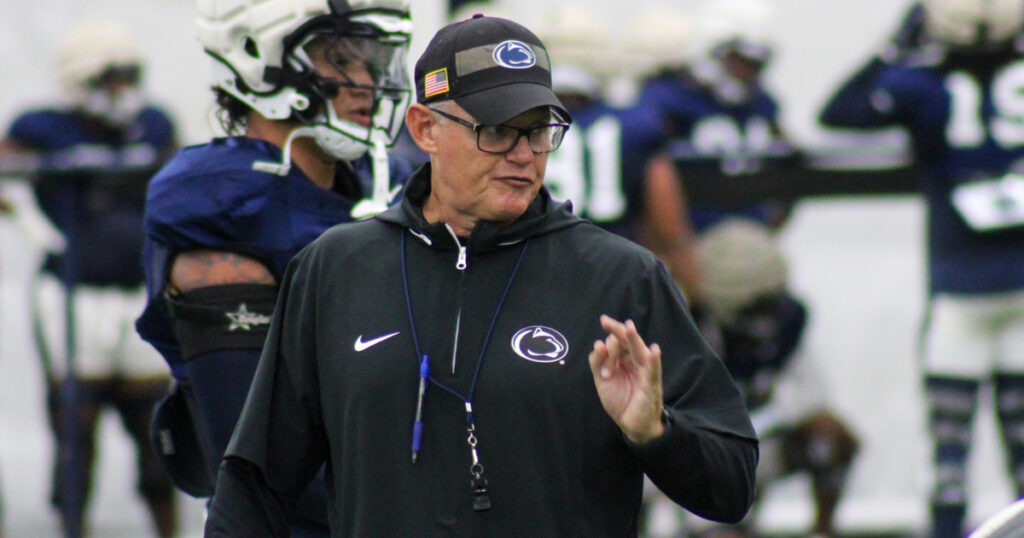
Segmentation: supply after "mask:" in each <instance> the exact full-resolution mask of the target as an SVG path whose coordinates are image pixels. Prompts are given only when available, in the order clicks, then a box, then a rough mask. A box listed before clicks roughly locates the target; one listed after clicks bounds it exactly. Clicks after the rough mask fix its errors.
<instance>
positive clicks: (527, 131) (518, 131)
mask: <svg viewBox="0 0 1024 538" xmlns="http://www.w3.org/2000/svg"><path fill="white" fill-rule="evenodd" d="M427 110H430V111H431V112H436V113H438V114H440V115H441V116H442V117H445V118H448V119H450V120H452V121H454V122H456V123H458V124H460V125H463V126H465V127H469V128H470V129H472V130H473V132H474V133H476V149H478V150H480V151H482V152H484V153H490V154H491V155H504V154H506V153H508V152H510V151H512V150H513V149H515V147H516V145H517V144H519V139H520V138H522V137H524V136H525V137H526V143H527V144H530V133H532V132H534V131H536V130H538V129H547V128H550V127H561V128H562V135H561V136H559V137H558V143H557V144H555V145H554V147H552V148H551V149H549V150H548V151H537V150H535V149H533V145H530V151H532V152H533V154H534V155H545V154H548V153H551V152H552V151H555V150H556V149H558V148H559V147H560V146H561V145H562V140H563V139H565V132H566V131H568V130H569V124H568V123H562V122H554V123H548V124H545V125H537V126H534V127H527V128H523V129H520V128H519V127H512V126H511V125H507V124H504V123H503V124H501V125H480V124H479V123H473V122H471V121H469V120H466V119H463V118H460V117H458V116H456V115H454V114H449V113H447V112H445V111H443V110H439V109H436V108H431V107H427ZM485 127H506V128H508V129H512V130H514V131H516V138H515V140H513V141H512V144H510V145H509V147H508V149H506V150H505V151H491V150H487V149H484V148H483V147H481V146H480V131H482V130H483V129H484V128H485Z"/></svg>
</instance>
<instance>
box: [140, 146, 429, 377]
mask: <svg viewBox="0 0 1024 538" xmlns="http://www.w3.org/2000/svg"><path fill="white" fill-rule="evenodd" d="M281 157H282V156H281V150H280V148H278V147H277V146H274V145H273V144H270V143H268V142H265V141H262V140H255V139H251V138H242V137H234V138H218V139H215V140H213V141H211V142H209V143H207V144H203V145H197V146H190V147H187V148H184V149H182V150H181V151H180V152H179V153H178V155H177V156H175V158H174V159H173V160H171V161H170V162H169V163H167V165H166V166H165V167H164V168H163V169H162V170H161V171H160V173H158V174H157V175H156V176H155V177H154V178H153V181H152V182H151V184H150V187H149V192H148V194H147V205H146V219H145V233H146V240H145V251H144V262H145V269H146V282H147V289H148V294H149V304H148V305H147V307H146V310H145V312H144V313H143V315H142V317H141V318H140V319H139V321H138V323H137V328H138V330H139V332H140V334H142V337H143V338H144V339H145V340H147V341H148V342H150V343H151V344H153V346H155V347H156V348H157V349H158V350H159V351H160V352H161V354H163V356H164V358H165V359H166V360H167V362H168V364H169V365H170V366H171V370H172V372H173V373H174V374H175V376H176V377H181V376H182V375H183V371H182V363H181V349H180V347H179V346H178V344H177V343H176V342H175V338H174V335H173V332H172V331H171V324H170V320H169V319H168V318H167V314H166V313H165V309H164V307H163V300H162V294H163V291H164V288H165V286H166V284H167V278H168V274H169V270H170V264H171V263H172V262H173V260H174V257H175V256H176V255H177V254H178V253H180V252H183V251H187V250H194V249H213V250H218V251H228V252H234V253H236V254H241V255H245V256H248V257H251V258H254V259H256V260H259V261H260V262H262V263H263V264H264V265H265V266H266V267H267V268H268V270H269V271H270V273H271V274H273V275H274V277H275V279H277V280H278V281H280V280H281V278H282V277H283V275H284V270H285V266H286V265H287V264H288V261H289V260H290V259H291V258H292V256H294V255H295V253H297V252H298V251H299V250H301V249H302V248H303V247H305V246H306V245H307V244H308V243H310V242H311V241H312V240H313V239H315V238H316V237H317V236H319V235H320V234H321V233H323V232H324V231H325V230H327V229H328V228H330V227H331V226H334V225H335V224H339V223H342V222H349V221H351V220H353V219H352V217H351V215H350V213H351V211H352V208H353V206H354V205H355V203H356V202H357V201H358V199H359V197H358V195H357V196H355V197H354V196H352V193H353V192H356V191H361V192H362V193H366V195H369V193H371V192H372V171H371V169H370V157H369V156H368V155H367V156H363V157H361V158H360V159H358V160H356V161H352V162H347V163H345V162H343V163H339V165H338V177H337V178H336V180H335V186H336V190H337V189H342V188H344V189H345V194H342V193H340V192H336V190H327V189H323V188H320V187H318V186H316V185H315V184H314V183H313V182H312V181H310V180H309V179H308V178H307V177H306V175H305V174H303V172H302V171H301V170H300V169H299V168H298V167H294V166H293V167H292V168H291V170H290V171H289V173H288V174H287V175H285V176H283V177H282V176H277V175H274V174H271V173H267V172H258V171H254V170H253V163H254V162H257V161H265V162H270V163H279V162H281ZM389 161H390V163H389V164H390V167H391V180H392V184H393V185H394V186H396V187H397V186H399V185H402V184H404V182H405V180H406V179H408V177H409V176H410V175H411V174H412V170H411V167H410V166H409V165H408V164H407V163H405V162H404V161H399V160H397V159H389ZM353 182H355V183H357V185H352V183H353Z"/></svg>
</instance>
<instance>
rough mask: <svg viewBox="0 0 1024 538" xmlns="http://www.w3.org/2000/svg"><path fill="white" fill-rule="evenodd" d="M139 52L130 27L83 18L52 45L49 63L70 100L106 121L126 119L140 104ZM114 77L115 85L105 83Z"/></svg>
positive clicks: (128, 120)
mask: <svg viewBox="0 0 1024 538" xmlns="http://www.w3.org/2000/svg"><path fill="white" fill-rule="evenodd" d="M141 64H142V56H141V54H140V53H139V48H138V44H137V42H136V40H135V38H134V37H133V36H132V34H131V32H129V31H128V29H127V28H126V27H124V26H122V25H121V24H119V23H117V22H114V21H110V20H87V21H83V22H80V23H79V24H77V25H76V26H74V27H73V28H71V29H70V30H69V31H68V34H67V36H66V37H65V38H64V40H63V41H62V42H61V43H60V45H59V46H58V47H57V53H56V57H55V67H56V70H57V78H58V79H59V81H60V84H61V86H63V88H64V90H65V91H66V92H67V93H68V96H69V98H70V101H71V105H72V106H74V107H75V108H77V109H79V110H81V111H83V112H85V113H86V114H88V115H90V116H92V117H95V118H98V119H101V120H103V121H105V122H107V123H109V124H111V125H115V126H119V127H123V126H125V125H127V124H129V123H131V122H132V121H133V120H134V119H135V117H136V116H137V115H138V113H139V111H141V110H142V108H143V106H144V104H145V103H144V102H143V98H142V95H141V94H140V92H139V88H138V85H139V79H140V76H141V69H142V67H141ZM114 79H116V80H119V81H121V83H119V84H117V89H116V90H114V89H112V88H111V87H110V85H109V84H108V83H109V82H110V81H112V80H114Z"/></svg>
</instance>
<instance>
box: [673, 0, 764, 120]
mask: <svg viewBox="0 0 1024 538" xmlns="http://www.w3.org/2000/svg"><path fill="white" fill-rule="evenodd" d="M775 17H776V13H775V10H774V9H773V7H772V6H771V5H770V4H768V3H767V2H766V1H764V0H715V1H713V2H711V3H709V4H707V5H706V6H705V8H704V9H703V11H701V12H700V13H698V14H697V16H696V17H695V19H694V38H693V39H694V46H693V48H692V49H691V50H693V52H694V58H693V60H692V61H691V64H690V68H691V71H692V73H693V75H694V77H696V78H697V80H699V81H700V82H702V83H703V84H705V85H707V86H708V87H709V88H711V90H712V92H713V93H714V94H715V96H716V97H717V98H719V99H720V100H722V101H724V102H726V103H729V104H738V103H744V102H746V101H748V100H749V99H750V98H751V97H752V96H753V94H754V92H755V90H756V89H757V87H758V86H759V84H760V80H759V78H758V76H759V73H760V71H759V70H760V69H761V68H763V67H765V66H767V65H768V63H769V62H771V60H772V55H773V54H774V51H775V36H774V31H773V29H774V27H775ZM731 58H739V59H742V60H743V61H744V62H747V63H748V64H750V65H751V66H756V67H757V69H758V74H757V75H754V77H753V78H752V77H750V76H749V75H741V74H739V73H737V72H736V71H735V70H734V69H733V68H731V67H730V65H729V62H730V59H731Z"/></svg>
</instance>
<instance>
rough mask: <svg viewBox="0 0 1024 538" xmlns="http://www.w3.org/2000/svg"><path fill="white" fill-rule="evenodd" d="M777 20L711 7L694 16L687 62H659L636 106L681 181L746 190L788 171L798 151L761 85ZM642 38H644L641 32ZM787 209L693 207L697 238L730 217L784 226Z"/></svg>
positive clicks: (722, 0) (765, 8)
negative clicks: (662, 140) (755, 178)
mask: <svg viewBox="0 0 1024 538" xmlns="http://www.w3.org/2000/svg"><path fill="white" fill-rule="evenodd" d="M773 16H774V12H773V11H772V9H771V8H770V6H769V5H768V4H767V3H766V2H763V1H761V0H715V1H713V2H709V3H707V4H706V5H705V6H704V9H702V10H700V11H698V12H697V13H695V14H694V16H693V19H692V21H691V23H690V27H691V28H692V30H691V33H692V35H691V36H690V38H689V43H688V45H687V46H686V48H685V49H684V50H687V51H688V54H685V55H679V54H675V55H669V56H662V61H661V64H660V65H658V66H657V67H658V68H659V70H658V71H657V72H656V73H655V74H654V75H652V76H650V77H649V78H648V80H646V81H645V82H644V84H643V87H642V88H641V91H640V96H639V103H640V104H641V105H642V106H645V107H651V108H652V109H654V111H655V112H656V113H658V114H660V115H661V116H662V117H663V118H664V121H665V122H666V124H667V128H668V129H669V135H670V137H671V138H670V141H669V143H668V146H667V153H668V155H669V156H670V157H671V158H672V159H673V161H674V162H675V163H676V166H677V168H678V170H679V176H680V177H681V178H682V179H683V181H684V182H685V181H686V178H687V177H693V176H698V175H702V176H708V175H709V176H713V177H716V178H718V179H717V181H718V182H719V183H721V189H723V190H738V189H743V188H744V181H745V178H746V177H747V176H750V175H751V174H754V173H757V172H760V171H763V170H764V169H765V168H767V167H773V166H774V167H783V166H792V164H793V159H794V157H795V150H794V148H793V147H792V146H791V144H790V143H789V142H788V141H787V139H786V136H785V135H784V133H783V132H782V128H781V125H780V122H779V106H778V103H777V102H776V100H775V98H774V97H773V96H772V94H771V93H770V92H769V91H768V90H767V89H766V88H765V87H764V85H763V84H762V74H763V72H764V70H765V69H766V68H767V67H768V66H769V65H770V62H771V59H772V54H773V52H774V40H773V36H772V33H771V30H772V28H773ZM640 31H643V30H642V29H640ZM789 210H790V203H789V202H787V201H785V200H765V201H763V202H758V203H755V204H753V205H744V206H742V207H720V206H717V205H705V204H697V203H693V204H691V206H690V216H691V217H692V220H693V225H694V227H695V229H696V230H697V232H698V233H699V232H700V231H701V230H703V229H704V228H706V227H708V226H710V225H711V224H713V223H715V222H716V221H718V220H720V219H721V218H724V217H726V216H730V215H743V216H746V217H749V218H754V219H757V220H760V221H762V222H765V223H766V224H769V225H770V226H772V227H775V228H777V227H779V226H781V225H782V224H783V223H784V222H785V220H786V218H787V217H788V215H789Z"/></svg>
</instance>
